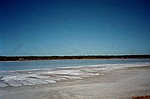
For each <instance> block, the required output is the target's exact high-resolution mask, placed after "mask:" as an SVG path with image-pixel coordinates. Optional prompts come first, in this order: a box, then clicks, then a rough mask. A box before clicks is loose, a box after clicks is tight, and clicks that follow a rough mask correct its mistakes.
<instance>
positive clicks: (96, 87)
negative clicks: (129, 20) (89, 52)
mask: <svg viewBox="0 0 150 99" xmlns="http://www.w3.org/2000/svg"><path fill="white" fill-rule="evenodd" d="M12 74H13V75H12ZM12 74H11V76H10V75H4V76H2V77H0V80H1V86H0V99H132V97H136V96H148V95H150V76H149V75H150V66H125V67H122V68H111V67H99V66H93V67H77V68H59V69H56V70H45V71H44V70H43V71H40V72H39V71H38V72H31V71H24V72H15V73H12Z"/></svg>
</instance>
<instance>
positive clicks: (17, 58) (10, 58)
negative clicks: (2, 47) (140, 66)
mask: <svg viewBox="0 0 150 99" xmlns="http://www.w3.org/2000/svg"><path fill="white" fill-rule="evenodd" d="M132 58H137V59H142V58H150V55H118V56H115V55H110V56H0V61H26V60H60V59H132Z"/></svg>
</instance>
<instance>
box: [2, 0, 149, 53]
mask: <svg viewBox="0 0 150 99" xmlns="http://www.w3.org/2000/svg"><path fill="white" fill-rule="evenodd" d="M149 5H150V1H149V0H0V56H5V55H6V56H35V55H46V56H57V55H63V56H65V55H130V54H131V55H133V54H144V55H145V54H146V55H148V54H150V6H149Z"/></svg>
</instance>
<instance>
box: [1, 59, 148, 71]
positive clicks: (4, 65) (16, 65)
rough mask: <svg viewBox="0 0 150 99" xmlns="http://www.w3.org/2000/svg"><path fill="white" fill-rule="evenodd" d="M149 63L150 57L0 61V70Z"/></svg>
mask: <svg viewBox="0 0 150 99" xmlns="http://www.w3.org/2000/svg"><path fill="white" fill-rule="evenodd" d="M145 63H148V64H150V59H129V60H128V59H127V60H125V59H122V60H121V59H88V60H44V61H14V62H0V71H14V70H32V69H46V68H58V67H74V66H92V65H100V64H145Z"/></svg>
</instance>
